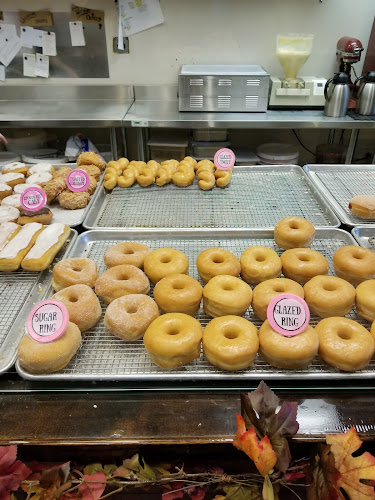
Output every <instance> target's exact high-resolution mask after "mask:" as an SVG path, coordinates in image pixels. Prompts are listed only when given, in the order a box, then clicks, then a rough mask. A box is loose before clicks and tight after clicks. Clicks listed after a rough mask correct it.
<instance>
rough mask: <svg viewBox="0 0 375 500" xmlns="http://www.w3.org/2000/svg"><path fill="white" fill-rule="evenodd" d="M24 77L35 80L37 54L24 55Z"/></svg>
mask: <svg viewBox="0 0 375 500" xmlns="http://www.w3.org/2000/svg"><path fill="white" fill-rule="evenodd" d="M22 58H23V76H30V77H32V78H35V76H36V74H35V54H23V55H22Z"/></svg>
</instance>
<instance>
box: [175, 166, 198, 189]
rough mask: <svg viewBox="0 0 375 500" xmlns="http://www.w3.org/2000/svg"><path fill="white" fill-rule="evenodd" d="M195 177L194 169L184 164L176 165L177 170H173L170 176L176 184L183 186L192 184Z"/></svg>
mask: <svg viewBox="0 0 375 500" xmlns="http://www.w3.org/2000/svg"><path fill="white" fill-rule="evenodd" d="M194 179H195V173H194V169H193V168H191V167H188V166H187V165H184V166H182V167H178V169H177V172H175V173H174V174H173V176H172V180H173V182H174V184H176V186H180V187H185V186H190V184H193V182H194Z"/></svg>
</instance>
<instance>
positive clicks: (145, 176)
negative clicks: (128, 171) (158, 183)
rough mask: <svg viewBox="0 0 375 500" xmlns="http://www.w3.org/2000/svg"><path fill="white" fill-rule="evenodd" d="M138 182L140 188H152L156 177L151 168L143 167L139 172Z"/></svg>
mask: <svg viewBox="0 0 375 500" xmlns="http://www.w3.org/2000/svg"><path fill="white" fill-rule="evenodd" d="M136 178H137V182H138V184H139V185H140V186H142V187H147V186H150V185H151V184H153V183H154V182H155V176H154V174H153V172H152V170H151V168H148V167H143V168H141V170H140V171H139V174H138V175H137V177H136Z"/></svg>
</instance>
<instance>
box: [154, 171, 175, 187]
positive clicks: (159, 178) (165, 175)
mask: <svg viewBox="0 0 375 500" xmlns="http://www.w3.org/2000/svg"><path fill="white" fill-rule="evenodd" d="M171 180H172V174H171V172H170V171H169V170H168V169H167V168H163V167H160V168H159V169H158V170H157V172H156V181H155V182H156V184H157V185H158V186H164V185H165V184H169V183H170V182H171Z"/></svg>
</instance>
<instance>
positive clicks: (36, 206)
mask: <svg viewBox="0 0 375 500" xmlns="http://www.w3.org/2000/svg"><path fill="white" fill-rule="evenodd" d="M46 201H47V197H46V193H45V192H44V191H43V189H41V188H37V187H29V188H26V189H25V190H24V191H23V192H22V193H21V196H20V202H21V206H22V208H23V209H24V210H27V211H29V212H37V211H38V210H41V209H42V208H43V207H44V205H45V204H46Z"/></svg>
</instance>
